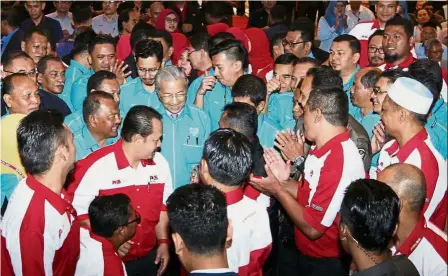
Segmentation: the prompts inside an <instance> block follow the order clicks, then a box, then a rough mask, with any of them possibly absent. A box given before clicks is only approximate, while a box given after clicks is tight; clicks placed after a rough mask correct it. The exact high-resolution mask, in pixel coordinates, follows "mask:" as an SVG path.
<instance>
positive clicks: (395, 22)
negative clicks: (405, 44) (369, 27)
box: [384, 16, 414, 39]
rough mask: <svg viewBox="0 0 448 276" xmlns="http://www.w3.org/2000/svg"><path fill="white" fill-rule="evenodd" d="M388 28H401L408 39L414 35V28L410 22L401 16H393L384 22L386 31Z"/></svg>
mask: <svg viewBox="0 0 448 276" xmlns="http://www.w3.org/2000/svg"><path fill="white" fill-rule="evenodd" d="M388 26H401V27H403V29H404V32H405V34H406V35H407V37H408V39H409V38H410V37H411V36H413V35H414V26H413V25H412V22H411V21H410V20H408V19H405V18H403V17H401V16H395V17H393V18H391V19H389V20H387V22H386V27H385V28H384V29H386V28H387V27H388Z"/></svg>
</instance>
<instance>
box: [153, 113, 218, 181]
mask: <svg viewBox="0 0 448 276" xmlns="http://www.w3.org/2000/svg"><path fill="white" fill-rule="evenodd" d="M157 110H158V111H159V113H160V114H162V123H163V143H162V155H163V156H164V157H165V158H166V160H167V161H168V164H170V171H171V175H172V178H173V185H174V188H175V189H176V188H179V187H181V186H184V185H186V184H189V183H190V175H191V172H192V169H193V168H194V167H195V166H199V161H200V160H201V158H202V150H203V147H204V142H205V140H206V139H207V137H208V136H209V135H210V132H211V123H210V118H209V117H208V115H207V114H206V113H205V112H204V111H203V110H201V109H200V108H198V107H196V106H194V105H189V104H186V105H185V107H184V109H183V110H182V111H181V112H180V114H179V115H178V117H177V118H176V119H173V117H172V116H171V114H169V113H168V111H167V110H166V109H165V108H164V107H163V105H162V106H160V107H159V108H158V109H157Z"/></svg>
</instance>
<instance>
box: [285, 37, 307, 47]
mask: <svg viewBox="0 0 448 276" xmlns="http://www.w3.org/2000/svg"><path fill="white" fill-rule="evenodd" d="M307 42H308V41H298V42H292V41H288V40H286V38H283V39H282V45H283V47H286V45H289V47H291V48H295V47H296V46H297V45H299V44H301V43H307Z"/></svg>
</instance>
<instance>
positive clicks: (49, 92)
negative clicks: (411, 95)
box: [37, 56, 71, 117]
mask: <svg viewBox="0 0 448 276" xmlns="http://www.w3.org/2000/svg"><path fill="white" fill-rule="evenodd" d="M37 72H38V74H37V82H38V84H39V85H40V90H39V96H40V99H41V104H40V107H41V108H48V109H56V110H57V111H59V112H61V113H62V115H63V116H64V117H65V116H67V115H69V114H70V113H71V111H70V108H69V107H68V106H67V104H66V103H65V102H64V100H62V99H60V98H59V97H58V96H57V95H58V94H61V93H62V90H64V82H65V67H64V64H63V63H62V60H61V58H59V57H55V56H45V57H43V58H42V59H41V60H40V61H39V63H38V64H37Z"/></svg>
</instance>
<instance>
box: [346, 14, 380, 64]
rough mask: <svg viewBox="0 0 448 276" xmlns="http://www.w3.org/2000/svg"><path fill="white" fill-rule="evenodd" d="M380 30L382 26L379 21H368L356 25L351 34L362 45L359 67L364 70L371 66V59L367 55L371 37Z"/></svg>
mask: <svg viewBox="0 0 448 276" xmlns="http://www.w3.org/2000/svg"><path fill="white" fill-rule="evenodd" d="M378 29H380V24H379V22H378V20H376V19H374V20H372V21H366V22H361V23H358V24H356V26H355V27H353V29H352V30H351V31H350V33H349V34H351V35H353V36H354V37H356V38H357V39H358V40H359V42H360V44H361V58H360V60H359V65H360V66H361V67H363V68H364V67H366V66H367V65H369V57H368V55H367V53H368V47H369V37H370V36H371V35H372V34H373V33H374V32H375V31H376V30H378Z"/></svg>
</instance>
